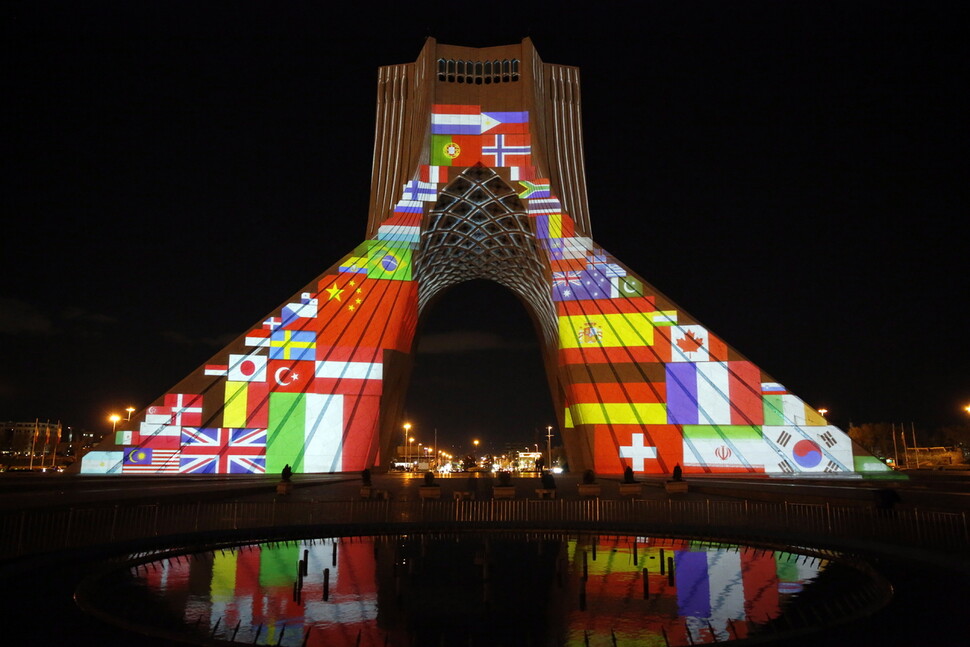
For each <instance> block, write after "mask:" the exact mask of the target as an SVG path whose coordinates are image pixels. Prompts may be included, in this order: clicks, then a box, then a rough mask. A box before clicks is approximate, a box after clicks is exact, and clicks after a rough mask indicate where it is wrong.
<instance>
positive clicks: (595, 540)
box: [593, 537, 599, 562]
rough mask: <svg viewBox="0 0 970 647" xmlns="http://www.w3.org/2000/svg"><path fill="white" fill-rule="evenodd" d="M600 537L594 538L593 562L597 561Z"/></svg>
mask: <svg viewBox="0 0 970 647" xmlns="http://www.w3.org/2000/svg"><path fill="white" fill-rule="evenodd" d="M598 540H599V537H593V561H594V562H595V561H596V544H597V543H598Z"/></svg>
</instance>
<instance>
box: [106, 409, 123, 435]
mask: <svg viewBox="0 0 970 647" xmlns="http://www.w3.org/2000/svg"><path fill="white" fill-rule="evenodd" d="M108 420H110V421H111V433H112V434H113V433H115V429H117V427H118V421H119V420H121V416H119V415H118V414H117V413H112V414H111V415H110V416H108Z"/></svg>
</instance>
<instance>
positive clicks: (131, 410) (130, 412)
mask: <svg viewBox="0 0 970 647" xmlns="http://www.w3.org/2000/svg"><path fill="white" fill-rule="evenodd" d="M125 411H127V412H128V418H127V420H129V421H130V420H131V414H133V413H134V412H135V407H128V408H127V409H125Z"/></svg>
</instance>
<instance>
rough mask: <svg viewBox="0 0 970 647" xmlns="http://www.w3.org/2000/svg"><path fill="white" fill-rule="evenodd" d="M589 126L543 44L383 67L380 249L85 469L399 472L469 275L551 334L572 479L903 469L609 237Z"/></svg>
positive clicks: (318, 289)
mask: <svg viewBox="0 0 970 647" xmlns="http://www.w3.org/2000/svg"><path fill="white" fill-rule="evenodd" d="M580 124H581V120H580V94H579V71H578V69H577V68H574V67H568V66H564V65H554V64H550V63H544V62H542V60H541V59H540V58H539V56H538V54H537V53H536V51H535V49H534V47H533V45H532V42H531V41H530V40H528V39H526V40H524V41H522V42H521V43H519V44H517V45H508V46H503V47H487V48H482V49H473V48H467V47H456V46H452V45H439V44H438V43H437V42H435V41H434V40H433V39H429V40H428V41H427V43H426V44H425V46H424V49H423V50H422V51H421V54H420V56H419V57H418V60H417V61H415V62H414V63H407V64H403V65H391V66H387V67H383V68H381V69H380V72H379V77H378V83H377V129H376V141H375V143H374V168H373V171H372V175H371V194H370V208H369V213H368V216H367V231H366V234H367V235H366V238H365V240H364V241H363V242H361V243H360V244H359V245H357V246H356V247H354V248H353V249H352V250H351V251H350V252H349V253H348V254H347V255H345V256H344V257H342V258H340V259H339V260H337V262H336V263H334V264H333V265H332V266H331V267H330V268H329V269H327V270H326V271H325V272H324V273H323V274H321V275H320V276H319V277H317V278H316V279H314V280H313V281H312V282H311V283H310V284H309V285H307V286H305V287H303V288H301V289H300V290H298V291H297V292H296V293H295V294H294V295H293V296H291V297H290V298H288V299H286V301H284V302H283V303H282V304H281V305H280V306H278V307H276V308H274V309H273V310H272V311H270V312H269V313H267V315H266V317H265V318H263V319H261V320H260V321H257V322H255V323H254V324H253V325H252V326H250V327H249V328H247V329H246V330H245V332H244V333H243V334H241V335H240V336H239V338H238V339H236V340H235V341H234V342H232V343H231V344H230V345H229V346H227V347H226V348H225V349H223V350H222V351H221V352H219V353H217V354H216V355H215V356H214V357H212V359H211V360H209V361H208V362H207V363H206V364H204V365H203V366H200V367H199V368H197V369H196V370H195V371H193V372H192V373H191V374H190V375H189V376H188V377H186V378H185V379H184V380H182V381H181V382H179V383H178V384H176V385H175V386H173V387H172V388H171V390H170V391H169V392H168V393H165V394H164V395H162V396H161V397H159V398H158V399H157V400H156V401H155V402H154V403H153V404H152V405H151V406H150V407H148V408H147V409H145V410H144V411H142V412H140V413H139V414H138V415H136V416H133V417H132V419H131V422H130V423H129V424H127V425H126V427H127V428H126V429H123V430H122V431H118V432H116V434H115V437H114V438H106V439H105V441H104V442H103V443H102V444H101V445H100V446H99V447H98V448H97V449H96V450H95V451H92V452H90V453H89V454H87V455H86V456H85V457H84V459H83V460H82V464H81V471H82V472H84V473H118V474H145V473H162V474H171V475H178V474H190V473H191V474H197V473H209V474H227V473H228V474H231V473H252V472H264V471H267V472H279V471H280V470H281V469H282V468H283V466H284V465H286V464H289V465H291V466H292V468H293V470H294V472H297V473H299V472H340V471H355V470H360V469H362V468H364V467H376V468H377V469H381V468H383V467H384V466H386V465H387V464H388V460H389V457H391V456H392V452H393V448H394V446H395V442H394V441H395V440H396V439H397V438H399V437H400V430H401V427H400V425H401V423H402V420H401V414H402V410H403V406H404V397H405V393H406V390H407V384H408V379H409V374H410V371H411V367H412V356H413V353H414V350H415V347H416V339H415V329H416V324H417V323H418V320H419V319H420V317H421V316H422V315H423V314H424V313H425V312H426V311H427V310H428V308H429V307H430V306H431V305H432V304H433V303H434V302H435V300H436V299H437V298H438V297H439V296H441V295H442V294H443V293H444V291H445V290H447V289H448V288H450V287H452V286H453V285H456V284H458V283H461V282H463V281H468V280H471V279H487V280H490V281H495V282H496V283H499V284H500V285H503V286H505V287H506V288H508V289H509V290H511V291H512V292H514V293H515V295H516V296H517V297H518V298H519V300H520V301H521V302H522V304H523V305H524V306H525V308H526V309H527V310H528V312H529V314H530V315H531V317H532V319H533V321H534V322H535V328H536V331H537V335H538V336H539V338H540V344H541V347H542V353H543V357H544V361H545V369H546V375H547V377H548V381H549V391H550V395H551V397H552V400H553V402H554V405H555V409H556V411H557V412H558V417H559V420H558V425H559V429H560V431H561V435H562V440H563V443H564V445H565V450H566V454H567V457H568V461H569V465H570V467H571V468H572V469H573V470H581V469H586V468H590V469H593V470H595V471H596V472H598V473H601V474H619V473H621V472H622V471H623V470H624V468H625V467H626V466H627V465H629V466H632V468H633V470H634V471H635V472H638V473H647V474H668V473H670V472H671V471H672V470H673V468H674V466H675V465H677V464H679V465H681V466H682V468H683V471H684V473H686V474H690V473H743V474H754V473H774V474H794V473H805V472H811V473H819V472H828V473H848V472H863V473H864V472H881V471H885V470H886V469H887V468H886V467H885V466H884V465H883V464H882V463H881V462H879V461H878V460H877V459H875V458H873V457H872V456H870V455H868V454H866V453H865V452H864V451H863V450H862V449H861V448H859V447H858V446H854V445H853V443H852V441H851V440H850V439H849V437H848V436H847V435H846V434H845V433H843V432H842V431H841V430H839V429H838V428H837V427H834V426H832V425H829V424H828V423H827V422H826V421H825V419H824V418H823V417H822V416H821V415H820V414H819V413H818V412H817V411H815V410H814V409H813V408H812V407H810V406H808V405H806V404H805V403H804V402H803V401H802V400H800V399H799V398H798V397H796V396H795V395H793V394H791V393H789V392H788V391H787V390H786V389H785V387H784V386H782V385H781V384H779V383H778V382H776V381H775V380H773V379H772V378H771V377H769V376H768V375H766V374H765V373H764V372H763V371H762V370H761V369H759V368H758V367H757V366H755V365H754V364H752V363H751V362H749V361H748V360H747V359H745V358H744V356H742V355H741V354H740V353H738V352H737V351H736V350H734V349H733V348H731V347H730V346H728V344H727V343H725V341H723V340H722V339H720V338H719V337H717V336H716V335H715V334H713V333H712V332H711V331H710V330H709V329H708V328H707V327H706V326H704V325H703V324H701V323H700V322H698V321H697V320H696V319H694V318H693V317H691V316H690V315H689V314H688V313H687V312H685V311H684V310H683V309H681V308H680V307H679V306H678V305H677V304H675V303H673V302H672V301H670V300H669V299H668V298H667V297H665V296H664V295H663V294H662V293H661V292H659V291H658V290H657V289H655V288H654V287H653V286H651V285H650V284H649V283H647V282H646V281H645V280H644V279H643V278H641V277H640V276H638V275H637V274H636V273H635V272H634V271H633V269H632V268H630V267H629V266H627V265H626V264H624V263H623V262H621V261H620V260H619V259H617V258H615V257H613V256H611V255H610V253H609V252H607V251H606V250H605V249H603V248H602V247H600V246H599V245H597V244H596V242H594V241H593V239H592V238H591V237H590V216H589V207H588V205H587V198H586V174H585V171H584V168H583V141H582V131H581V125H580ZM350 242H352V241H349V242H348V246H349V244H350Z"/></svg>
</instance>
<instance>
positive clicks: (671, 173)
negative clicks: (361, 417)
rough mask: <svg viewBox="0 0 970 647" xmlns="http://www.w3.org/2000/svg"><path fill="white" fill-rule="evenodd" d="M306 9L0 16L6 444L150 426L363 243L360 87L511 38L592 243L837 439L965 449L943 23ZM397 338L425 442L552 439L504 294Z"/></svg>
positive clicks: (444, 308)
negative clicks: (570, 149) (142, 415)
mask: <svg viewBox="0 0 970 647" xmlns="http://www.w3.org/2000/svg"><path fill="white" fill-rule="evenodd" d="M325 4H326V5H329V3H312V4H303V3H285V4H279V3H255V4H248V3H221V4H212V3H173V2H166V3H151V2H141V1H139V2H135V3H131V2H125V3H100V2H88V3H60V4H58V3H44V2H30V3H26V2H24V3H8V4H6V5H5V6H4V8H3V9H2V10H0V11H2V16H3V20H2V27H0V29H2V32H0V33H2V37H3V43H4V44H3V46H2V47H3V53H4V56H3V58H4V64H3V66H2V72H0V73H2V80H3V86H2V87H3V95H4V97H5V98H4V100H3V103H4V107H5V110H4V111H3V112H4V116H3V132H4V140H5V144H4V147H3V148H4V151H5V153H6V154H5V156H4V157H5V164H4V165H3V168H4V172H3V184H2V187H3V191H2V196H3V203H2V204H3V230H2V231H3V233H2V238H0V240H2V257H0V258H2V263H3V273H2V277H0V286H2V288H0V420H33V419H34V418H35V417H39V418H40V419H41V420H44V419H51V420H58V419H59V420H61V421H63V422H64V423H65V424H67V425H73V426H80V427H89V428H100V429H104V428H107V427H110V423H108V422H106V420H105V418H106V416H107V415H108V413H110V412H112V411H117V410H120V409H123V408H124V407H125V406H127V405H129V404H131V405H133V406H136V407H138V408H139V409H140V408H142V407H144V406H147V405H148V404H150V403H151V402H152V401H153V400H154V399H155V398H157V397H159V396H160V395H162V394H163V393H164V392H166V390H167V389H168V388H169V387H170V386H172V385H173V384H174V383H175V382H177V381H178V380H179V379H181V378H182V377H184V376H185V375H187V374H188V373H189V372H191V371H192V370H194V369H195V368H196V367H198V366H199V365H201V364H202V363H204V362H205V361H206V360H207V359H209V358H210V357H211V356H212V355H213V354H215V353H216V352H217V351H219V350H220V349H221V348H222V346H223V345H224V344H225V343H227V342H228V341H229V340H231V339H232V338H234V337H236V336H237V335H238V334H240V333H241V332H243V331H244V330H245V329H247V328H248V327H250V326H251V325H252V324H253V323H254V322H257V321H262V319H263V318H265V316H266V315H267V314H268V313H270V312H271V311H272V310H273V309H275V308H278V307H279V305H280V304H282V303H284V302H285V301H286V300H288V299H289V297H290V296H291V295H293V294H294V293H295V292H297V291H298V290H299V289H300V288H301V287H302V286H304V285H305V284H307V283H308V282H309V281H310V280H312V279H313V278H314V277H316V276H317V275H318V274H320V273H321V272H323V271H324V270H326V269H327V268H328V267H329V266H330V265H331V264H332V263H334V262H335V261H336V260H338V259H339V258H340V257H341V256H342V255H344V254H346V253H347V252H349V251H350V250H351V249H352V248H353V247H354V246H355V245H356V244H357V243H359V242H361V241H362V240H363V239H364V236H365V226H366V222H367V204H368V198H369V185H370V168H371V160H372V154H373V135H374V104H375V96H376V92H375V91H376V78H377V68H378V67H379V66H381V65H389V64H395V63H406V62H410V61H413V60H414V59H415V58H416V57H417V55H418V53H419V51H420V49H421V47H422V45H423V42H424V39H425V38H426V37H428V36H433V37H435V38H437V39H438V41H439V42H442V43H447V44H454V45H466V46H475V47H483V46H490V45H503V44H509V43H515V42H518V41H520V40H521V39H522V38H523V37H526V36H528V37H531V38H532V39H533V42H534V43H535V46H536V48H537V49H538V52H539V55H540V56H541V57H542V58H543V60H545V61H547V62H550V63H560V64H567V65H576V66H579V67H580V69H581V74H582V92H583V124H584V135H585V149H586V171H587V179H588V186H589V203H590V212H591V221H592V234H593V237H594V239H595V240H596V241H597V243H599V244H600V245H602V246H603V247H604V248H606V249H607V250H608V251H610V252H611V253H612V254H614V255H615V256H616V257H617V258H619V259H620V260H621V261H622V262H624V263H626V264H627V265H629V266H630V267H631V268H632V269H633V270H634V271H636V272H637V273H638V274H640V275H642V276H643V277H644V278H645V279H646V280H648V281H650V282H651V283H653V284H654V285H655V286H656V287H657V288H659V289H660V290H661V291H663V292H665V293H666V294H667V295H668V296H669V297H670V298H671V299H673V300H674V301H675V302H677V303H678V304H679V305H680V306H681V307H682V308H683V309H685V310H687V311H688V312H690V313H691V314H693V315H694V316H695V317H697V319H699V320H700V321H701V322H702V323H703V324H705V325H706V326H708V327H709V328H710V329H711V330H712V331H714V332H715V333H716V334H718V335H719V336H720V337H722V338H723V339H724V340H726V341H727V342H728V343H729V344H731V345H733V346H734V347H735V348H737V349H738V350H739V351H740V352H741V353H743V354H745V355H746V356H747V357H748V358H749V359H751V360H752V361H754V362H755V363H756V364H758V365H759V366H761V367H762V368H763V369H765V370H766V371H767V372H769V373H770V374H771V375H773V376H774V377H775V378H776V379H777V380H778V381H780V382H782V383H783V384H785V385H786V386H787V387H788V388H789V389H790V390H791V391H793V392H794V393H796V394H798V395H800V396H801V397H802V398H803V399H804V400H805V401H806V402H808V403H809V404H811V405H813V406H815V407H825V408H827V409H829V410H830V412H831V413H830V414H829V417H830V419H831V420H832V421H833V422H834V423H836V424H839V425H841V426H843V427H845V426H847V425H848V423H849V422H850V421H851V422H854V423H860V422H879V421H896V422H906V423H909V422H910V421H913V422H915V424H916V425H917V427H918V428H921V427H927V428H928V427H935V426H939V425H945V424H956V423H961V422H964V421H965V419H966V417H967V416H966V414H965V413H964V412H963V410H962V407H963V406H965V405H967V404H970V377H968V376H970V370H968V369H970V345H968V334H967V333H968V331H967V316H966V304H967V297H968V281H967V275H968V271H967V265H968V264H967V260H966V250H967V242H966V240H967V229H968V228H967V224H966V218H967V214H968V209H967V206H968V205H967V188H966V187H967V181H966V179H967V178H966V171H965V170H964V171H960V169H961V168H964V167H965V162H964V160H963V159H962V158H963V156H964V154H965V152H966V141H967V128H966V116H967V115H968V114H970V110H968V106H967V105H966V102H965V100H964V99H961V98H960V97H961V96H964V95H965V89H966V82H967V75H966V61H967V52H966V49H965V47H964V46H963V45H962V43H961V41H962V40H964V37H965V33H964V32H965V25H966V20H965V19H966V15H965V13H964V12H963V10H962V9H961V8H960V4H961V3H958V2H952V3H944V2H935V3H934V2H930V3H914V2H814V1H813V2H794V3H793V2H665V3H656V2H645V3H615V4H614V3H609V2H605V3H603V2H601V3H589V6H590V7H594V9H589V10H587V11H586V12H585V13H584V12H577V11H573V10H566V9H565V5H563V4H555V5H542V4H530V3H515V4H514V5H512V4H503V3H476V4H474V5H468V6H465V5H464V4H462V3H456V2H450V3H409V4H406V5H404V4H402V6H401V8H398V9H396V10H394V11H393V12H392V13H389V14H381V13H380V12H378V11H377V10H376V9H374V8H373V7H375V6H376V5H368V6H365V5H363V4H357V3H355V4H354V7H355V8H345V9H338V10H334V9H332V8H330V7H329V6H328V7H324V5H325ZM199 5H201V6H199ZM356 7H360V8H359V9H358V8H356ZM367 7H371V8H367ZM634 7H640V8H641V9H640V10H639V11H640V13H639V14H634V13H631V11H632V9H633V8H634ZM421 332H422V336H421V352H420V353H419V355H418V357H417V366H416V371H415V374H414V376H413V379H412V387H411V391H410V394H409V398H408V405H407V409H408V416H409V417H411V418H412V422H413V423H414V424H415V425H416V429H418V430H420V432H419V433H421V439H422V440H424V441H427V442H430V437H429V436H430V434H429V431H430V430H431V429H434V428H437V429H438V431H439V436H440V439H439V440H440V441H441V442H442V444H448V443H449V442H452V443H460V442H464V440H465V439H467V438H469V437H471V436H478V437H482V438H485V439H486V441H487V442H491V443H496V444H501V442H503V441H506V440H509V441H514V442H522V443H526V444H531V443H532V442H534V441H536V440H539V439H538V438H537V437H536V433H535V430H536V429H544V427H545V425H546V424H553V425H554V424H555V419H554V417H553V412H552V405H551V401H550V398H549V396H548V393H547V390H546V383H545V378H544V374H543V371H542V368H541V362H540V357H539V351H538V346H537V344H536V341H535V335H534V333H533V330H532V327H531V323H530V321H529V318H528V316H527V314H526V312H525V310H524V309H523V308H522V307H521V306H519V305H518V302H517V301H516V299H515V298H514V297H513V296H512V295H511V293H508V292H505V291H504V290H503V289H501V288H497V287H494V286H490V285H488V284H481V283H477V282H476V283H472V284H466V285H463V286H460V287H459V288H456V289H454V290H453V291H452V292H451V293H449V294H448V295H446V297H445V298H444V299H442V301H441V302H440V304H439V305H438V306H437V307H436V308H435V309H434V310H433V311H432V312H431V313H430V315H429V317H428V318H427V319H426V320H425V321H423V322H422V328H421Z"/></svg>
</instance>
